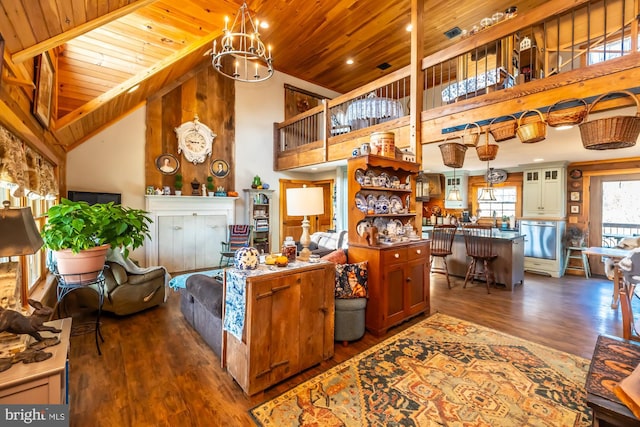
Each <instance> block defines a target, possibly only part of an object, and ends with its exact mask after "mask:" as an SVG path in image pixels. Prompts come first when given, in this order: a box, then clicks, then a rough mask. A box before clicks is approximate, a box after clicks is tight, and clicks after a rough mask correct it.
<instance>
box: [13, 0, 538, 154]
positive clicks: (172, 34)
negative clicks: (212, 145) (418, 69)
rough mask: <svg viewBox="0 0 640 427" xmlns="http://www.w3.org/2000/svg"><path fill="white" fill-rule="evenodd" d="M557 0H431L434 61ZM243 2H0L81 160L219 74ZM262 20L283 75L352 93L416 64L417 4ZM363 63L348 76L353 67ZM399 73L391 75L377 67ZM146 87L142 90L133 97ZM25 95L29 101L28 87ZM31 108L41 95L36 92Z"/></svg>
mask: <svg viewBox="0 0 640 427" xmlns="http://www.w3.org/2000/svg"><path fill="white" fill-rule="evenodd" d="M546 1H548V0H496V1H492V2H488V1H485V2H470V1H469V2H454V3H451V2H444V1H436V0H425V2H424V3H425V4H424V7H425V13H424V16H425V27H424V40H425V41H424V48H425V49H424V55H425V56H426V55H429V54H432V53H434V52H437V51H439V50H441V49H443V48H445V47H447V46H450V45H452V44H454V43H456V42H457V41H459V37H457V38H454V39H452V40H449V39H447V37H445V35H444V32H445V31H447V30H449V29H450V28H452V27H455V26H458V27H459V28H461V29H467V30H468V29H470V28H471V27H472V26H473V25H479V22H480V20H481V19H482V18H485V17H491V16H492V15H493V14H494V13H496V12H499V11H504V10H505V9H506V8H508V7H510V6H517V7H518V10H519V12H520V13H523V12H525V13H526V11H527V10H531V9H533V8H535V7H537V6H539V5H540V4H542V3H545V2H546ZM241 4H242V2H241V1H239V0H179V1H176V0H155V1H154V0H138V1H134V0H119V1H117V0H110V1H104V0H55V1H52V0H38V1H36V0H0V33H1V34H2V36H3V37H4V39H5V40H6V49H7V53H8V57H9V59H10V62H11V63H10V64H9V67H8V68H9V69H11V70H13V71H14V72H15V70H18V72H17V74H19V75H17V76H12V77H17V78H18V79H20V78H22V79H33V58H34V57H35V56H37V55H38V54H40V53H42V52H43V51H46V50H49V51H52V52H55V54H56V56H57V77H56V79H57V90H56V94H55V99H54V117H53V121H52V123H51V126H50V129H51V131H52V132H53V134H54V135H55V137H56V139H57V140H58V142H59V143H60V144H61V145H62V146H64V147H65V149H67V150H68V149H71V148H73V147H75V146H77V145H78V144H79V143H81V142H82V141H83V140H85V139H86V138H88V137H89V136H91V135H92V134H94V133H95V132H97V131H99V130H100V129H102V128H104V127H105V126H107V125H109V124H110V123H112V122H113V121H115V120H117V119H118V118H119V117H120V116H121V115H123V114H125V113H127V112H128V111H130V110H131V109H132V108H134V107H136V106H137V105H139V104H140V103H141V102H144V101H145V100H146V98H148V97H149V96H152V95H153V94H155V93H156V92H158V91H161V90H162V89H163V88H165V87H166V86H168V85H175V84H176V83H177V82H179V81H180V79H181V78H182V79H184V78H186V77H188V75H189V73H190V72H193V70H195V69H197V68H198V67H200V66H207V64H208V63H209V59H210V58H209V55H207V52H208V50H209V49H210V47H211V43H212V41H213V39H214V38H217V37H219V36H220V35H221V29H222V26H223V23H224V17H225V16H229V17H230V19H233V17H234V16H235V14H236V12H237V10H238V8H239V7H240V6H241ZM247 4H248V6H249V8H250V10H251V13H252V16H253V17H254V19H255V18H258V19H260V21H266V22H268V23H269V28H267V29H262V30H261V31H260V32H261V35H262V38H263V40H264V41H265V43H266V44H269V45H271V46H272V47H273V57H274V67H275V68H276V70H278V71H281V72H284V73H286V74H290V75H292V76H295V77H298V78H301V79H303V80H306V81H309V82H313V83H316V84H319V85H321V86H323V87H326V88H328V89H332V90H335V91H337V92H341V93H344V92H348V91H349V90H352V89H354V88H357V87H359V86H362V85H363V84H365V83H368V82H371V81H373V80H375V79H376V78H379V77H381V76H383V75H385V74H388V73H391V72H393V71H395V70H398V69H399V68H402V67H404V66H406V65H407V64H409V62H410V52H409V50H410V37H409V36H410V35H409V33H408V32H407V31H406V29H405V27H406V26H407V24H409V22H410V16H411V0H388V1H371V0H369V1H363V0H336V1H316V2H311V1H306V0H249V1H248V2H247ZM348 58H351V59H353V60H354V62H355V63H354V64H353V65H347V64H346V60H347V59H348ZM383 63H387V64H389V65H390V67H389V68H387V69H385V70H381V69H380V68H378V67H377V66H378V65H380V64H383ZM136 85H139V89H138V90H136V91H134V92H128V91H129V89H131V88H132V87H134V86H136ZM24 90H25V92H30V89H29V88H28V87H26V88H25V89H24ZM28 96H29V97H32V96H33V95H32V93H28Z"/></svg>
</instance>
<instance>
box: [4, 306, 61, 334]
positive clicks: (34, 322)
mask: <svg viewBox="0 0 640 427" xmlns="http://www.w3.org/2000/svg"><path fill="white" fill-rule="evenodd" d="M29 305H30V306H31V307H33V308H34V309H35V310H34V312H33V314H31V316H25V315H23V314H22V313H19V312H17V311H15V310H9V309H0V332H5V331H6V332H10V333H12V334H28V335H31V336H32V337H33V338H35V339H36V340H38V341H42V340H43V339H44V338H43V337H42V335H40V334H39V332H40V331H47V332H54V333H60V332H62V331H61V330H60V329H58V328H54V327H53V326H45V325H43V323H44V322H45V321H46V320H48V319H49V317H50V316H51V313H53V309H51V308H50V307H46V306H44V305H42V303H40V301H36V300H33V299H30V300H29Z"/></svg>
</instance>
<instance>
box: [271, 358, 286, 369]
mask: <svg viewBox="0 0 640 427" xmlns="http://www.w3.org/2000/svg"><path fill="white" fill-rule="evenodd" d="M288 364H289V361H288V360H283V361H282V362H277V363H274V364H273V365H271V369H275V368H277V367H278V366H282V365H288Z"/></svg>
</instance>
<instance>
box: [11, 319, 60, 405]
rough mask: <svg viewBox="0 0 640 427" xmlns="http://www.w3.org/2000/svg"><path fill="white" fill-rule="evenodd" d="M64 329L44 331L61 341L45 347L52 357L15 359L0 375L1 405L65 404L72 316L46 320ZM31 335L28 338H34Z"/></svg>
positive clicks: (43, 333)
mask: <svg viewBox="0 0 640 427" xmlns="http://www.w3.org/2000/svg"><path fill="white" fill-rule="evenodd" d="M45 325H50V326H55V327H56V328H59V329H62V332H60V333H59V334H53V333H51V332H41V334H42V336H43V337H52V336H57V337H58V338H59V339H60V344H57V345H55V346H53V347H48V348H46V349H44V351H46V352H47V353H52V354H53V356H51V357H50V358H49V359H47V360H44V361H42V362H35V363H29V364H25V363H16V364H14V365H13V366H12V367H11V368H9V369H8V370H7V371H5V372H2V375H0V404H2V405H25V404H29V405H64V404H66V403H67V376H68V374H69V373H68V368H67V360H68V354H69V334H70V333H71V318H70V317H67V318H65V319H61V320H54V321H51V322H46V323H45ZM32 341H33V339H31V340H30V341H29V342H32Z"/></svg>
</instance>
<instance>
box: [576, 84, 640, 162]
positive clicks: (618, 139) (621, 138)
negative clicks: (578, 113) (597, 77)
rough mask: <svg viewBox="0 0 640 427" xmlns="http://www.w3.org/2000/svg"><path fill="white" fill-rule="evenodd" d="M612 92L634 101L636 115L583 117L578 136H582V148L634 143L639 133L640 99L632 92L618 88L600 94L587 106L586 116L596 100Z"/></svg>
mask: <svg viewBox="0 0 640 427" xmlns="http://www.w3.org/2000/svg"><path fill="white" fill-rule="evenodd" d="M614 93H620V94H623V95H627V96H630V97H631V98H632V99H633V100H634V101H635V103H636V108H637V112H636V115H635V116H614V117H605V118H602V119H596V120H592V121H590V122H588V121H587V118H586V117H585V121H584V122H583V123H582V124H580V136H581V137H582V145H583V146H584V148H586V149H588V150H609V149H614V148H627V147H633V146H634V145H636V141H637V140H638V135H640V101H638V97H637V96H636V95H635V94H633V93H632V92H628V91H626V90H620V91H616V92H609V93H605V94H604V95H600V96H599V97H598V98H596V100H595V101H593V104H591V106H590V107H589V111H588V112H587V116H588V115H589V113H591V110H593V107H594V106H595V105H596V104H597V103H598V101H600V100H601V99H602V98H604V97H606V96H609V95H611V94H614Z"/></svg>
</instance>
